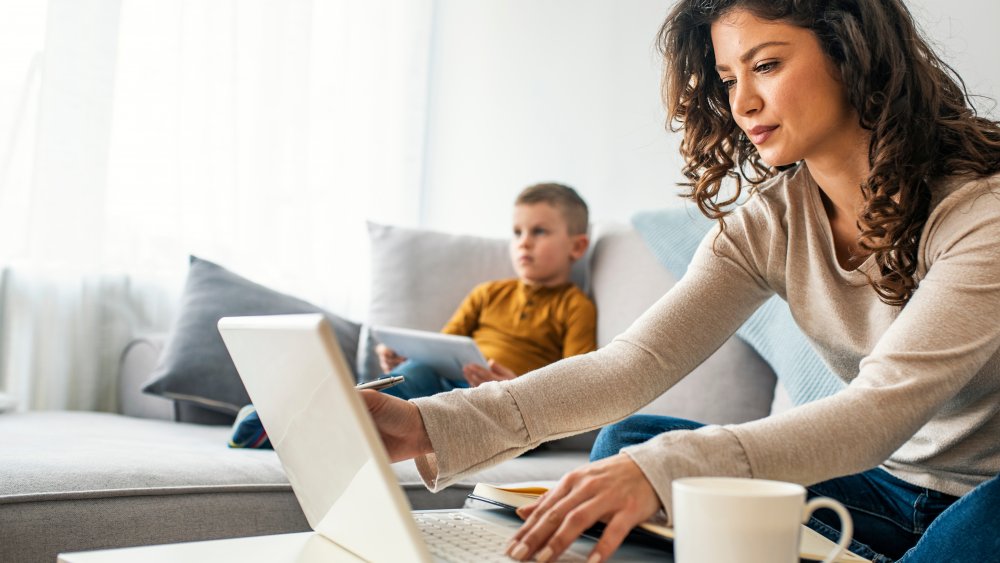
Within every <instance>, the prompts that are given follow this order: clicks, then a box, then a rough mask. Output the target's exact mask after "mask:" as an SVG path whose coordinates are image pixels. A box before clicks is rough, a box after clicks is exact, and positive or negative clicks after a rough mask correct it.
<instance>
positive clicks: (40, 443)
mask: <svg viewBox="0 0 1000 563" xmlns="http://www.w3.org/2000/svg"><path fill="white" fill-rule="evenodd" d="M379 229H382V230H379ZM424 236H426V233H422V232H420V231H407V230H400V229H391V228H382V227H377V226H373V229H372V243H373V253H374V254H375V256H373V264H372V267H373V272H374V276H375V278H376V279H378V278H379V277H380V276H384V277H385V278H389V279H388V281H387V282H386V283H387V286H388V287H389V289H391V287H392V286H393V284H397V285H396V287H399V286H398V284H400V283H401V281H400V280H404V281H405V279H406V276H407V275H409V276H410V277H413V275H414V273H415V272H420V273H421V274H422V276H423V277H425V278H426V277H427V276H426V273H427V272H431V271H439V270H435V269H434V268H439V269H440V271H442V273H444V274H446V277H447V278H448V279H449V284H448V285H449V286H454V288H453V289H448V291H451V292H453V293H456V294H458V297H454V296H453V295H443V294H440V293H441V292H444V291H445V290H444V289H442V288H441V285H440V284H437V285H434V284H431V285H429V286H428V287H429V288H430V289H427V290H426V291H429V292H430V294H429V295H431V296H430V297H427V296H423V297H421V296H420V295H412V294H411V295H406V294H405V292H404V294H400V292H394V291H389V290H386V289H384V288H381V289H380V288H379V287H377V284H376V287H373V290H372V294H371V299H372V307H371V317H372V318H371V319H369V320H370V321H372V322H374V323H376V324H398V325H402V326H414V327H417V328H433V327H434V326H440V324H443V321H441V320H440V319H442V318H446V317H447V315H448V314H449V313H450V310H451V309H452V308H453V307H454V304H455V303H457V301H458V298H460V297H461V294H462V293H464V292H465V291H467V288H468V287H470V283H472V282H474V281H477V280H479V279H489V278H492V277H497V271H495V270H494V269H492V268H493V266H489V267H484V266H483V265H482V264H483V263H484V260H485V261H486V262H488V263H490V264H497V263H499V265H497V266H496V267H497V268H500V270H503V268H504V267H505V265H506V263H507V261H506V244H505V242H504V241H488V240H487V241H484V240H477V241H474V243H475V244H477V245H480V246H481V245H486V246H485V247H484V248H487V247H488V251H479V250H476V251H475V256H473V254H471V253H470V249H469V248H467V247H463V244H465V243H467V242H469V241H468V240H465V239H462V240H460V239H459V238H445V239H442V240H443V242H444V243H445V244H444V245H443V246H441V247H439V248H436V249H432V248H425V247H420V245H417V247H418V248H419V250H417V251H414V250H413V247H410V248H409V249H408V250H409V254H410V257H409V258H408V259H419V258H420V257H421V256H425V257H426V256H427V254H428V253H432V254H435V253H436V255H435V257H434V259H435V260H441V259H442V257H441V254H442V253H445V254H447V253H457V255H456V256H453V257H452V258H451V262H448V263H445V264H440V263H439V264H430V265H428V264H423V265H421V264H410V265H409V270H408V269H407V268H400V267H399V264H398V256H399V255H398V252H400V251H401V250H403V249H401V248H399V245H410V244H411V243H412V242H413V241H412V239H421V237H424ZM435 236H436V235H435ZM380 237H381V238H380ZM432 238H433V237H432ZM435 240H436V239H435ZM593 240H594V244H593V245H592V250H591V254H590V256H589V258H588V260H587V262H586V264H585V265H584V266H583V270H582V271H581V272H578V275H582V276H583V277H582V279H583V280H584V281H583V283H584V284H585V285H586V286H587V288H588V289H589V291H590V293H591V295H592V296H593V298H594V300H595V302H596V303H597V307H598V313H599V319H598V341H599V344H602V345H603V344H606V343H607V342H608V341H610V340H611V339H612V338H613V337H614V335H616V334H618V333H619V332H621V331H622V330H624V329H625V328H626V327H627V326H628V325H629V324H630V323H631V322H632V321H633V320H634V319H635V318H636V317H637V316H638V315H639V314H641V312H642V311H643V310H645V308H646V307H648V306H649V305H650V304H651V303H652V302H653V301H654V300H656V299H657V298H658V297H659V296H660V295H662V294H663V293H664V292H665V291H666V290H667V289H668V288H669V287H670V285H671V284H672V283H673V281H674V280H673V278H672V277H671V276H670V274H669V273H668V272H667V271H666V269H664V268H663V267H662V266H661V265H660V264H658V263H657V261H656V259H655V258H654V257H653V255H652V254H651V253H650V252H649V250H648V249H647V248H646V247H645V245H644V242H643V240H642V239H641V238H640V236H639V235H638V234H637V233H636V231H634V230H633V229H631V228H630V227H626V226H622V225H606V226H602V227H601V228H598V229H595V231H594V237H593ZM425 242H426V241H425ZM453 248H454V249H457V250H454V251H453V250H450V249H453ZM380 253H382V254H384V255H383V256H382V258H386V257H390V256H396V257H397V258H394V260H396V262H393V263H391V264H380V263H379V260H380V258H379V257H378V255H379V254H380ZM414 257H416V258H414ZM506 267H508V268H509V266H506ZM578 279H581V278H578ZM434 288H438V289H440V291H436V290H435V289H434ZM416 290H419V288H417V289H416ZM393 300H397V301H395V302H394V301H393ZM406 300H410V303H414V302H419V303H420V305H419V307H422V308H425V309H426V308H427V307H431V308H435V311H434V312H433V313H432V312H429V311H418V312H414V311H413V309H412V308H411V307H402V306H400V303H403V302H405V301H406ZM162 345H163V337H162V336H147V337H142V338H137V339H136V340H135V341H134V342H132V343H131V344H130V345H129V346H128V348H127V349H126V350H125V351H124V352H123V354H122V360H121V370H120V378H119V389H118V391H119V395H120V412H119V413H115V414H112V413H95V412H21V413H6V414H0V436H3V438H2V439H0V444H2V446H0V455H2V461H0V561H17V562H33V561H49V562H51V561H54V560H55V557H56V554H57V553H59V552H66V551H79V550H89V549H99V548H109V547H120V546H132V545H145V544H154V543H169V542H178V541H191V540H203V539H213V538H223V537H237V536H250V535H261V534H273V533H282V532H293V531H302V530H307V529H308V525H307V523H306V521H305V518H304V517H303V515H302V513H301V511H300V510H299V507H298V503H297V502H296V500H295V498H294V495H293V493H292V491H291V489H290V487H289V485H288V483H287V481H286V479H285V477H284V475H283V473H282V470H281V466H280V464H279V463H278V460H277V458H276V456H275V455H274V453H273V452H272V451H269V450H268V451H262V450H234V449H229V448H227V446H226V441H227V439H228V436H229V431H230V428H229V426H228V425H225V424H223V425H211V424H197V423H194V422H178V421H177V420H187V421H190V420H197V415H196V414H192V413H191V412H186V411H185V409H190V406H189V405H185V404H182V403H177V404H175V403H173V402H172V401H169V400H166V399H163V398H161V397H154V396H149V395H143V394H142V393H141V392H140V389H141V387H142V386H143V384H144V383H145V382H146V380H147V379H148V376H149V374H150V372H151V371H152V370H153V368H154V366H155V365H156V363H157V360H158V357H159V353H160V350H161V347H162ZM368 345H370V343H369V344H368ZM364 346H365V344H363V346H362V347H364ZM362 357H364V354H363V353H362ZM370 368H371V365H370V362H369V366H368V369H370ZM371 375H372V374H371V373H369V374H368V376H369V377H370V376H371ZM775 390H776V384H775V376H774V373H773V372H772V371H771V369H770V368H769V367H768V365H767V364H766V363H765V362H764V361H763V360H762V359H761V358H760V357H759V356H758V355H757V354H756V353H755V352H754V351H753V350H751V349H750V348H749V347H748V346H747V345H746V344H744V343H743V342H742V341H740V340H738V339H735V338H734V339H731V340H730V341H729V342H727V343H726V344H725V345H724V346H723V347H722V348H721V349H720V350H719V351H718V352H716V354H715V355H714V356H712V357H711V358H709V359H708V360H707V361H706V362H705V363H704V364H702V366H700V367H699V368H698V369H697V370H696V371H695V372H694V373H692V374H691V375H690V376H689V377H688V378H686V379H685V380H684V381H683V382H682V383H681V384H679V385H677V386H676V387H675V388H674V389H671V390H670V391H668V392H667V393H665V394H664V395H663V396H661V397H660V398H659V399H657V400H656V401H654V402H653V403H651V404H650V405H649V406H647V407H645V408H644V409H643V412H650V413H662V414H670V415H673V416H681V417H687V418H692V419H696V420H700V421H704V422H709V423H732V422H741V421H746V420H751V419H755V418H759V417H763V416H767V415H768V414H769V413H770V412H772V410H773V409H775V408H783V407H782V405H783V404H784V403H783V400H782V398H781V396H780V392H779V396H778V398H777V399H775ZM208 418H209V419H210V418H211V417H208ZM221 421H224V419H223V420H221ZM202 422H211V420H208V419H206V420H203V421H202ZM592 439H593V436H592V435H583V436H578V437H573V438H569V439H564V440H562V441H559V442H555V443H551V444H547V445H544V446H543V447H542V448H540V449H539V450H536V451H534V452H531V453H529V454H526V455H524V456H522V457H520V458H518V459H514V460H511V461H508V462H505V463H503V464H501V465H499V466H496V467H494V468H491V469H487V470H485V471H482V472H480V473H478V474H475V475H471V476H469V477H467V478H465V479H463V480H462V481H461V482H460V483H458V484H457V485H455V486H452V487H450V488H449V489H447V490H445V491H443V492H441V493H438V494H430V493H429V492H427V490H426V489H425V488H424V487H423V485H422V484H421V482H420V480H419V479H418V477H417V474H416V470H415V468H414V466H413V464H412V462H404V463H399V464H396V465H395V470H396V474H397V476H398V478H399V481H400V484H401V485H402V487H403V488H404V489H405V491H406V493H407V495H408V498H409V500H410V502H411V504H412V505H413V507H414V508H439V507H454V506H461V505H462V504H463V502H464V500H465V496H466V495H467V494H468V492H469V491H470V490H471V488H472V487H473V486H474V485H475V484H476V483H477V482H480V481H484V482H491V483H510V482H521V481H531V480H554V479H558V478H559V477H560V476H561V475H562V474H564V473H565V472H566V471H568V470H570V469H572V468H574V467H577V466H579V465H581V464H583V463H585V462H586V460H587V453H588V449H589V446H590V443H591V441H592Z"/></svg>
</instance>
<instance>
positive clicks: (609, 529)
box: [560, 512, 646, 563]
mask: <svg viewBox="0 0 1000 563" xmlns="http://www.w3.org/2000/svg"><path fill="white" fill-rule="evenodd" d="M644 521H646V518H645V517H637V515H636V514H635V513H634V512H633V513H628V512H619V513H617V514H615V515H614V516H613V517H612V518H611V520H610V521H609V522H608V525H607V526H605V527H604V531H603V532H601V539H600V540H598V542H597V545H596V546H594V549H593V550H592V551H591V552H590V557H588V558H587V562H588V563H596V562H598V561H607V560H608V559H611V555H612V554H613V553H614V552H615V551H617V550H618V548H619V547H621V545H622V542H623V541H625V537H626V536H628V533H629V532H630V531H632V528H634V527H636V526H637V525H639V524H641V523H642V522H644ZM560 553H561V552H560ZM594 554H597V555H598V556H599V559H594Z"/></svg>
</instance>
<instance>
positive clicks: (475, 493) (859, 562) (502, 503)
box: [469, 482, 871, 563]
mask: <svg viewBox="0 0 1000 563" xmlns="http://www.w3.org/2000/svg"><path fill="white" fill-rule="evenodd" d="M553 485H555V483H549V482H545V483H526V484H523V485H518V484H515V485H510V486H498V485H490V484H488V483H478V484H476V486H475V488H474V489H473V490H472V492H471V493H470V494H469V498H470V499H473V500H478V501H481V502H486V503H489V504H492V505H494V506H499V507H501V508H506V509H510V510H516V509H518V508H520V507H522V506H525V505H528V504H531V503H533V502H535V501H536V500H538V497H540V496H542V495H543V494H544V493H545V492H546V491H548V490H549V488H550V487H551V486H553ZM600 528H601V527H597V528H596V529H594V528H592V529H591V530H588V531H587V532H586V533H585V535H590V536H599V535H600ZM633 532H634V533H637V534H638V538H639V539H644V540H648V539H649V538H650V537H657V538H659V539H660V540H664V541H670V542H672V541H673V539H674V530H673V528H670V527H669V526H665V525H663V524H662V523H657V522H654V521H647V522H643V523H642V524H639V525H638V526H636V529H635V530H633ZM630 537H632V536H630ZM835 546H836V544H835V543H834V542H832V541H830V540H828V539H827V538H826V537H824V536H822V535H820V534H819V533H818V532H816V531H815V530H813V529H812V528H809V527H808V526H805V525H803V526H802V534H801V535H800V540H799V556H800V557H801V558H803V559H805V560H810V561H822V560H823V559H824V558H825V557H826V555H827V554H828V553H830V551H832V550H833V548H834V547H835ZM836 561H837V563H864V562H866V561H867V562H868V563H871V561H870V560H868V559H865V558H864V557H861V556H859V555H855V554H854V553H851V552H845V553H842V554H841V555H840V556H839V557H838V558H837V559H836Z"/></svg>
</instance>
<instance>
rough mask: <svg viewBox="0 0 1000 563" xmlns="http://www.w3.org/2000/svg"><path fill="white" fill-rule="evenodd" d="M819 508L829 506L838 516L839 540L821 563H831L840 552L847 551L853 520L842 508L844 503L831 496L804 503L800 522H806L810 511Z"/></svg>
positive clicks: (852, 534)
mask: <svg viewBox="0 0 1000 563" xmlns="http://www.w3.org/2000/svg"><path fill="white" fill-rule="evenodd" d="M820 508H829V509H830V510H832V511H834V512H836V513H837V516H838V517H840V541H839V542H837V547H836V548H835V549H834V550H833V551H831V552H830V554H829V555H827V556H826V559H824V560H823V563H833V562H834V561H836V560H837V558H838V557H840V555H841V554H842V553H844V552H845V551H847V546H849V545H850V544H851V538H852V537H853V536H854V521H853V520H851V514H850V513H849V512H848V511H847V509H846V508H844V505H842V504H840V503H839V502H837V501H835V500H833V499H832V498H827V497H819V498H814V499H812V500H811V501H809V502H807V503H806V507H805V510H803V513H802V523H803V524H804V523H806V522H808V521H809V517H810V516H812V513H813V512H815V511H816V510H817V509H820Z"/></svg>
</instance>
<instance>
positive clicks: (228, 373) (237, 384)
mask: <svg viewBox="0 0 1000 563" xmlns="http://www.w3.org/2000/svg"><path fill="white" fill-rule="evenodd" d="M297 313H322V314H323V315H324V316H326V318H327V319H328V320H329V321H330V324H331V325H332V326H333V329H334V332H335V333H336V335H337V341H338V342H339V343H340V347H341V349H342V351H343V352H344V357H345V359H347V361H348V365H351V366H353V365H354V364H355V354H356V353H357V349H358V335H359V333H360V328H361V327H360V325H358V324H356V323H352V322H350V321H348V320H346V319H343V318H340V317H338V316H336V315H334V314H333V313H330V312H327V311H324V310H323V309H320V308H319V307H317V306H315V305H312V304H311V303H307V302H306V301H303V300H301V299H298V298H296V297H292V296H290V295H286V294H284V293H279V292H277V291H274V290H272V289H269V288H267V287H264V286H262V285H260V284H257V283H254V282H252V281H250V280H248V279H246V278H243V277H240V276H238V275H236V274H234V273H233V272H230V271H229V270H227V269H225V268H223V267H221V266H219V265H217V264H213V263H212V262H209V261H208V260H202V259H200V258H197V257H194V256H192V257H191V266H190V269H189V270H188V277H187V282H186V283H185V286H184V293H183V295H182V297H181V301H180V311H179V313H178V316H177V319H176V321H175V323H174V326H173V329H172V330H171V332H170V335H169V337H168V340H167V343H166V346H165V347H164V350H163V353H162V355H161V356H160V361H159V365H158V366H157V367H156V369H155V370H154V371H153V374H152V375H151V380H150V382H149V383H148V384H147V385H146V386H145V387H144V388H143V391H144V392H146V393H152V394H154V395H160V396H162V397H166V398H169V399H174V400H176V401H183V402H187V403H193V404H195V405H197V406H199V407H203V408H206V409H209V410H213V411H219V412H221V413H225V414H226V415H227V418H226V419H224V420H219V421H218V422H221V423H227V424H228V423H231V422H232V420H233V417H235V415H236V413H237V412H239V410H240V408H242V407H243V406H244V405H246V404H248V403H249V402H250V397H249V396H248V395H247V392H246V389H245V388H244V387H243V382H242V381H241V380H240V376H239V373H237V371H236V366H235V365H233V361H232V359H231V358H230V357H229V352H228V351H227V350H226V346H225V344H224V343H223V342H222V337H221V336H220V335H219V330H218V328H217V326H216V325H217V323H218V321H219V319H220V318H222V317H226V316H244V315H280V314H297Z"/></svg>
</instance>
